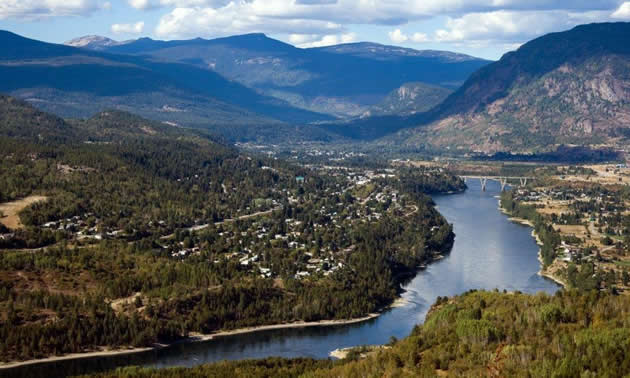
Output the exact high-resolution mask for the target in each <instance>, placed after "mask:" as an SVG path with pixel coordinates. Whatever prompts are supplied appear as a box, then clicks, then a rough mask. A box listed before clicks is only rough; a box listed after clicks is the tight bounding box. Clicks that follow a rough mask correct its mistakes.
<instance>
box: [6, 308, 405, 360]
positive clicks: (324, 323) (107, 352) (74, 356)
mask: <svg viewBox="0 0 630 378" xmlns="http://www.w3.org/2000/svg"><path fill="white" fill-rule="evenodd" d="M406 304H407V303H406V302H405V300H404V299H403V298H397V299H396V300H395V301H394V302H393V303H392V304H391V305H389V306H387V307H386V308H384V309H383V310H382V311H381V312H378V313H372V314H369V315H367V316H364V317H361V318H355V319H339V320H320V321H315V322H304V321H299V322H293V323H284V324H270V325H262V326H255V327H246V328H238V329H234V330H229V331H220V332H216V333H212V334H200V333H191V334H190V336H189V337H186V338H183V339H180V340H177V341H175V342H173V343H171V344H155V345H153V346H150V347H142V348H125V349H107V348H103V349H101V350H97V351H90V352H83V353H71V354H67V355H64V356H53V357H46V358H39V359H33V360H26V361H14V362H7V363H1V362H0V370H2V369H11V368H16V367H21V366H27V365H35V364H40V363H49V362H57V361H66V360H78V359H83V358H91V357H109V356H117V355H127V354H135V353H143V352H148V351H152V350H158V349H163V348H168V347H170V346H172V345H176V344H188V343H198V342H204V341H209V340H213V339H215V338H220V337H225V336H234V335H241V334H246V333H253V332H260V331H268V330H278V329H287V328H305V327H329V326H336V325H349V324H355V323H361V322H365V321H368V320H371V319H374V318H376V317H378V316H380V315H381V314H382V313H383V312H384V311H385V310H387V309H389V308H394V307H400V306H404V305H406Z"/></svg>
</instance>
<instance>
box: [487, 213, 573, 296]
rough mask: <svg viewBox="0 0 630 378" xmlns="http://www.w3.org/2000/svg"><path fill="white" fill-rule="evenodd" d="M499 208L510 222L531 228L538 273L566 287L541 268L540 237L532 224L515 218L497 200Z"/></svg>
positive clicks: (562, 282) (564, 283)
mask: <svg viewBox="0 0 630 378" xmlns="http://www.w3.org/2000/svg"><path fill="white" fill-rule="evenodd" d="M499 210H500V211H501V212H502V213H503V214H505V215H507V216H508V219H509V220H510V221H512V222H515V223H518V224H522V225H524V226H529V227H531V228H532V237H533V238H534V239H535V240H536V244H538V246H539V248H538V256H537V257H538V262H539V263H540V270H539V271H538V275H539V276H541V277H545V278H547V279H549V280H552V281H553V282H555V283H557V284H558V285H560V286H562V287H563V288H566V287H567V284H566V282H564V281H563V280H562V279H560V278H559V277H556V276H554V275H553V274H551V273H548V272H545V271H544V268H543V265H544V263H543V260H542V255H541V252H542V249H541V248H540V247H541V246H542V245H543V243H542V241H541V240H540V238H539V237H538V234H537V233H536V230H535V229H534V224H533V223H532V222H531V221H529V220H527V219H524V218H517V217H513V216H512V214H511V213H510V212H508V211H507V210H505V209H504V208H503V207H502V206H501V201H499Z"/></svg>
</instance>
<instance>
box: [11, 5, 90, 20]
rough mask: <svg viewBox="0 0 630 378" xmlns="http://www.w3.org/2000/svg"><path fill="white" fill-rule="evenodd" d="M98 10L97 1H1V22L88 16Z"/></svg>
mask: <svg viewBox="0 0 630 378" xmlns="http://www.w3.org/2000/svg"><path fill="white" fill-rule="evenodd" d="M98 8H99V5H98V3H97V2H96V0H0V20H1V19H7V18H14V19H22V20H36V19H41V18H47V17H56V16H87V15H89V14H91V13H92V12H94V11H96V10H97V9H98Z"/></svg>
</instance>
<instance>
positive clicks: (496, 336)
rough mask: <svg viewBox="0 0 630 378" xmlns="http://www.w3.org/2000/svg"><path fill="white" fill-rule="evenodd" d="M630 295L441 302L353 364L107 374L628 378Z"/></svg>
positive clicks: (478, 295)
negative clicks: (398, 335)
mask: <svg viewBox="0 0 630 378" xmlns="http://www.w3.org/2000/svg"><path fill="white" fill-rule="evenodd" d="M629 312H630V299H629V298H628V297H627V296H613V295H610V294H604V293H598V292H595V291H593V292H590V293H579V292H576V291H558V292H557V294H556V295H554V296H548V295H545V294H538V295H525V294H521V293H502V294H501V293H496V292H475V291H472V292H469V293H465V294H463V295H461V296H458V297H455V298H452V299H449V298H438V302H437V303H436V304H435V305H434V306H433V307H432V309H431V311H430V312H429V314H428V315H427V319H426V321H425V323H424V324H423V325H418V326H417V327H416V328H415V329H414V330H413V331H412V333H411V335H410V336H408V337H407V338H405V339H403V340H399V341H394V342H392V343H391V345H389V346H387V347H385V348H379V349H376V350H375V351H374V350H372V351H371V349H370V348H357V350H356V351H354V352H351V353H350V355H349V357H348V358H347V359H345V360H341V361H336V362H332V361H330V360H324V361H321V360H318V361H317V360H310V359H295V360H287V359H278V358H268V359H265V360H257V361H237V362H221V363H217V364H209V365H202V366H198V367H194V368H189V369H186V368H170V369H159V370H156V369H142V368H135V367H134V368H123V369H119V370H116V371H114V372H111V373H104V374H98V375H96V376H99V377H114V376H116V377H179V376H194V377H221V376H232V375H246V376H248V377H274V376H283V377H487V376H489V377H578V376H596V377H607V376H610V377H621V376H625V375H627V374H628V373H630V357H629V356H628V353H627V348H628V347H630V323H629V319H630V317H629V316H628V315H629Z"/></svg>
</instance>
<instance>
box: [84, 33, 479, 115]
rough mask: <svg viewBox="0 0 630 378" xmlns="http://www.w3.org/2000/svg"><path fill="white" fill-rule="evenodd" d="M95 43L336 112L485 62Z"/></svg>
mask: <svg viewBox="0 0 630 378" xmlns="http://www.w3.org/2000/svg"><path fill="white" fill-rule="evenodd" d="M86 47H88V48H89V47H90V45H86ZM97 48H99V49H100V48H104V49H105V50H106V51H109V52H112V53H124V54H134V55H142V56H150V57H151V58H152V59H156V60H159V61H169V62H178V63H183V64H189V65H193V66H195V67H198V68H201V69H205V70H210V71H216V72H218V73H219V74H221V75H223V76H225V77H227V78H229V79H232V80H235V81H237V82H239V83H242V84H244V85H246V86H248V87H251V88H255V89H257V90H259V91H261V92H262V93H264V94H266V95H269V96H274V97H276V98H279V99H282V100H285V101H287V102H289V103H291V104H292V105H294V106H297V107H300V108H304V109H309V110H312V111H316V112H321V113H327V114H331V115H335V116H339V117H352V116H358V115H361V114H362V113H364V112H365V111H367V110H368V109H369V107H370V106H372V105H376V104H378V103H380V102H381V101H382V100H383V98H384V97H385V96H387V94H388V93H389V92H391V91H392V90H394V89H396V88H399V87H400V86H401V85H403V84H405V83H407V82H414V81H418V82H423V83H426V84H431V85H434V86H438V87H441V88H449V89H455V88H457V87H458V86H459V85H461V83H463V82H464V80H466V78H468V76H469V75H470V74H471V73H472V72H474V71H475V70H476V69H478V68H479V67H482V66H484V65H486V64H487V63H488V61H485V60H482V59H478V58H474V57H471V56H467V55H463V54H455V53H450V52H442V51H417V50H412V49H404V48H400V47H394V46H383V45H378V44H373V43H357V44H347V45H337V46H332V47H325V48H311V49H300V48H296V47H294V46H291V45H289V44H285V43H283V42H280V41H277V40H274V39H271V38H268V37H267V36H265V35H264V34H247V35H240V36H233V37H227V38H219V39H213V40H204V39H201V38H197V39H192V40H184V41H156V40H152V39H149V38H141V39H138V40H136V41H131V42H126V43H122V44H117V45H111V46H102V45H98V46H97Z"/></svg>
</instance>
